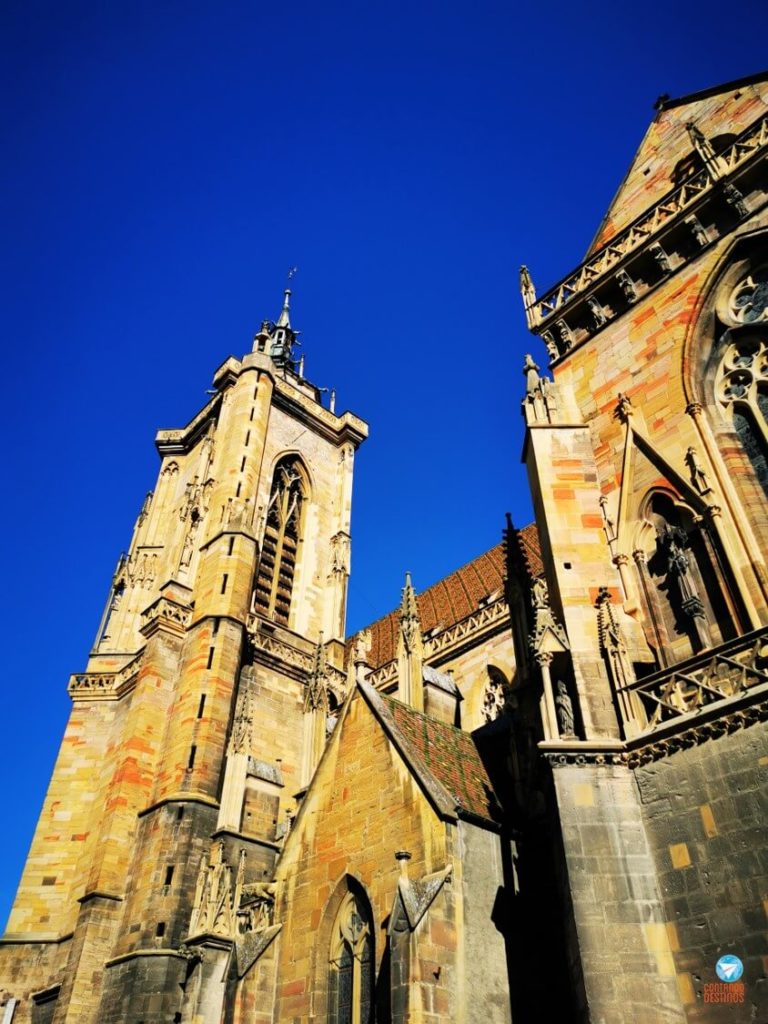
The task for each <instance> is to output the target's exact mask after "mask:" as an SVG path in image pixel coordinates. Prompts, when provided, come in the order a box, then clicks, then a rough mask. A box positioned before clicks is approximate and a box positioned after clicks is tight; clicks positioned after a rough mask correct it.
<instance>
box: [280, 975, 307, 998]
mask: <svg viewBox="0 0 768 1024" xmlns="http://www.w3.org/2000/svg"><path fill="white" fill-rule="evenodd" d="M306 984H307V982H306V979H305V978H299V980H298V981H288V982H286V983H285V984H284V985H283V987H282V995H283V998H284V999H287V998H289V997H290V996H300V995H302V994H303V992H304V989H305V987H306Z"/></svg>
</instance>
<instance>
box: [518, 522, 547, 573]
mask: <svg viewBox="0 0 768 1024" xmlns="http://www.w3.org/2000/svg"><path fill="white" fill-rule="evenodd" d="M516 534H517V542H518V546H519V548H520V553H521V554H522V556H523V561H524V563H525V567H526V569H527V570H528V572H529V573H530V575H531V577H536V576H541V574H542V573H543V572H544V563H543V562H542V560H541V542H540V540H539V531H538V530H537V529H536V523H530V524H529V525H528V526H524V527H523V528H522V530H517V531H516Z"/></svg>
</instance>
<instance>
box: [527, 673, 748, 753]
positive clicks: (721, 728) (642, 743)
mask: <svg viewBox="0 0 768 1024" xmlns="http://www.w3.org/2000/svg"><path fill="white" fill-rule="evenodd" d="M766 720H768V684H764V685H763V686H760V687H756V688H754V689H752V690H749V691H747V692H746V693H741V694H738V695H737V696H736V697H730V698H725V699H723V700H721V701H718V702H717V703H714V704H708V705H706V706H705V707H703V708H702V709H701V710H700V711H698V712H696V713H694V714H689V715H685V716H684V717H681V718H678V719H674V720H672V721H669V722H665V723H664V724H663V725H662V726H657V727H656V728H654V729H651V730H647V731H646V732H643V733H640V735H638V736H634V737H632V738H631V739H628V740H626V741H620V740H611V739H607V740H593V741H566V742H551V741H549V742H548V741H544V742H541V743H539V751H540V752H541V754H542V756H543V758H544V760H545V761H547V763H548V764H549V765H550V766H551V767H552V768H564V767H586V766H594V765H597V766H601V765H607V766H610V765H615V766H625V767H628V768H633V769H634V768H638V767H640V766H641V765H644V764H648V763H650V762H651V761H658V760H660V759H661V758H664V757H669V756H670V755H671V754H674V753H676V752H677V751H679V750H685V749H687V748H689V747H696V746H699V745H700V744H702V743H705V742H707V741H709V740H712V739H717V738H718V737H719V736H724V735H726V734H729V733H733V732H738V731H739V730H740V729H745V728H748V727H749V726H751V725H754V724H756V723H757V722H764V721H766Z"/></svg>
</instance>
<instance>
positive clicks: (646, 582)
mask: <svg viewBox="0 0 768 1024" xmlns="http://www.w3.org/2000/svg"><path fill="white" fill-rule="evenodd" d="M632 557H633V558H634V560H635V565H636V566H637V572H638V575H639V577H640V584H641V587H642V591H643V596H644V597H645V607H646V613H647V618H648V619H649V620H650V625H651V628H652V630H653V633H654V636H655V637H656V652H657V655H658V659H659V662H660V664H659V668H666V667H667V666H668V665H669V659H668V658H667V647H668V646H669V636H668V635H667V628H666V626H665V624H664V616H663V614H662V611H661V606H660V605H659V599H658V595H657V593H656V588H655V587H654V585H653V582H652V581H651V578H650V576H649V575H648V564H647V561H646V554H645V552H644V551H641V550H640V549H638V550H636V551H633V552H632Z"/></svg>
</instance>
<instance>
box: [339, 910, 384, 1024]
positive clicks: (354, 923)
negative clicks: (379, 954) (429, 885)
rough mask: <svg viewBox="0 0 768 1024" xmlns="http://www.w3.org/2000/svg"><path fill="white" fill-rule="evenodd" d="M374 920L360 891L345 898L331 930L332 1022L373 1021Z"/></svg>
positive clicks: (357, 1023)
mask: <svg viewBox="0 0 768 1024" xmlns="http://www.w3.org/2000/svg"><path fill="white" fill-rule="evenodd" d="M373 971H374V962H373V920H372V915H371V911H370V907H369V906H368V901H367V900H366V899H365V897H364V896H363V895H362V893H358V892H348V893H347V894H346V896H345V897H344V899H343V901H342V904H341V906H340V907H339V912H338V914H337V915H336V919H335V921H334V924H333V929H332V931H331V949H330V958H329V979H328V1022H329V1024H372V1022H373V1019H374V1011H373Z"/></svg>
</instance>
